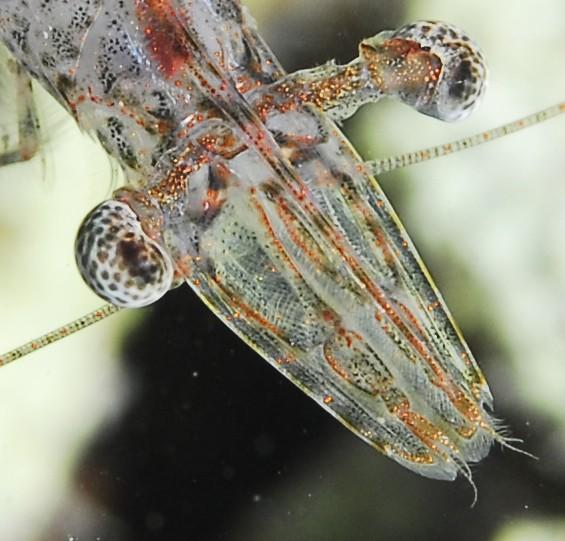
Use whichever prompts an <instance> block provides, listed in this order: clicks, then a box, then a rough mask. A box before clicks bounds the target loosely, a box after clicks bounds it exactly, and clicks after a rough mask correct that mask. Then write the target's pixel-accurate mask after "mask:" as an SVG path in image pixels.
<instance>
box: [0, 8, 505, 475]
mask: <svg viewBox="0 0 565 541" xmlns="http://www.w3.org/2000/svg"><path fill="white" fill-rule="evenodd" d="M0 36H1V37H2V40H3V41H4V43H5V44H6V45H7V46H8V48H9V49H10V50H11V52H12V53H13V54H14V56H15V57H16V59H17V60H18V62H20V63H21V65H23V66H24V67H25V69H26V70H27V71H28V72H29V73H30V74H31V75H32V76H33V77H34V78H36V79H37V80H38V81H40V83H41V84H43V85H44V86H45V87H46V88H48V89H49V90H50V91H51V93H52V94H53V95H54V96H55V97H57V98H58V100H59V101H60V102H61V103H62V104H63V105H64V106H65V107H66V108H67V109H68V110H69V112H70V113H71V114H72V115H73V116H74V117H75V118H76V120H77V121H78V122H79V124H80V125H81V126H82V127H83V128H84V129H85V130H87V131H89V132H91V133H94V134H96V136H97V137H98V139H99V140H100V142H101V143H102V144H103V145H104V147H105V148H106V150H107V151H108V152H109V153H110V154H111V155H112V156H114V157H115V158H116V159H118V160H119V161H120V163H121V164H122V166H123V167H124V169H125V171H126V173H127V177H128V181H129V183H130V185H131V186H134V187H136V189H137V190H138V191H137V192H135V193H134V192H120V195H119V197H118V199H119V200H121V201H124V202H127V204H128V205H130V206H132V207H133V208H135V209H136V213H137V215H138V216H139V221H140V222H141V224H142V228H143V234H146V235H148V236H149V237H150V238H151V239H153V240H154V241H155V243H156V246H157V248H155V249H154V250H155V251H156V252H159V251H162V252H163V253H165V252H166V253H167V254H169V256H170V257H171V259H172V261H173V263H174V269H173V271H172V272H174V277H175V280H176V282H179V281H181V280H186V281H187V282H188V283H189V284H190V285H191V286H192V287H193V289H194V290H195V291H196V292H197V293H198V295H199V296H200V297H201V298H202V299H203V300H204V301H205V302H206V303H207V304H208V305H209V306H210V308H211V309H212V310H214V312H215V313H216V314H217V315H218V316H219V317H220V318H221V319H222V320H223V321H224V322H225V323H226V324H227V325H228V326H229V327H230V328H231V329H232V330H234V331H235V332H236V333H237V334H238V335H239V336H240V337H242V338H243V339H244V340H245V341H246V342H247V343H249V344H250V345H251V346H252V347H253V348H255V349H256V350H257V351H258V352H259V353H260V354H261V355H262V356H263V357H265V358H266V359H267V360H268V361H269V362H270V363H271V364H273V365H274V366H275V367H276V368H277V369H278V370H279V371H281V372H282V373H283V374H284V375H285V376H287V377H288V378H290V379H291V380H292V381H293V382H294V383H296V384H297V385H298V386H300V387H301V388H302V389H303V390H304V391H305V392H306V393H307V394H309V395H310V396H311V397H312V398H314V399H315V400H316V401H317V402H318V403H319V404H320V405H321V406H322V407H324V408H325V409H326V410H328V411H329V412H330V413H332V414H333V415H335V416H336V417H337V418H338V419H340V420H341V421H342V422H343V423H344V424H345V425H346V426H348V427H349V428H350V429H351V430H353V431H354V432H356V433H357V434H358V435H359V436H360V437H362V438H363V439H365V440H366V441H368V442H369V443H371V444H372V445H374V446H375V447H377V448H378V449H379V450H381V451H382V452H384V453H386V454H387V455H389V456H391V457H392V458H393V459H395V460H396V461H398V462H400V463H401V464H403V465H404V466H406V467H408V468H410V469H412V470H414V471H416V472H418V473H420V474H422V475H426V476H429V477H434V478H441V479H453V478H454V477H455V476H456V475H457V473H458V472H461V471H462V472H463V473H466V472H467V470H466V462H469V461H472V462H474V461H478V460H480V459H481V458H483V457H484V455H485V454H486V453H487V452H488V449H489V447H490V445H491V443H492V441H493V439H495V438H497V437H498V436H497V434H496V431H495V428H494V426H493V423H492V420H491V419H490V417H489V415H488V414H487V413H486V412H485V409H484V406H485V404H486V405H489V406H490V405H491V400H492V399H491V395H490V392H489V389H488V386H487V384H486V382H485V380H484V378H483V376H482V374H481V372H480V370H479V368H478V367H477V365H476V363H475V361H474V360H473V358H472V355H471V354H470V352H469V350H468V348H467V346H466V345H465V343H464V341H463V340H462V338H461V337H460V335H459V334H458V332H457V330H456V328H455V326H454V324H453V322H452V320H451V318H450V316H449V313H448V311H447V309H446V307H445V305H444V303H443V301H442V300H441V297H440V296H439V294H438V292H437V291H436V289H435V287H434V286H433V284H432V282H431V279H430V277H429V275H428V273H427V271H426V270H425V268H424V266H423V264H422V262H421V261H420V259H419V257H418V255H417V253H416V251H415V249H414V246H413V245H412V243H411V241H410V239H409V238H408V236H407V234H406V232H405V231H404V229H403V227H402V225H401V224H400V222H399V220H398V219H397V217H396V215H395V214H394V211H393V210H392V208H391V206H390V204H389V203H388V201H387V199H386V197H385V196H384V194H383V193H382V191H381V190H380V188H379V186H378V185H377V183H376V181H375V180H374V179H373V178H372V177H370V176H369V175H368V174H367V172H366V170H365V167H364V166H363V163H362V162H361V161H360V159H359V157H358V156H357V154H356V153H355V151H354V150H353V149H352V148H351V146H350V145H349V143H348V142H347V141H346V140H345V138H344V137H343V135H342V134H341V132H340V131H339V130H338V129H337V128H336V126H335V125H334V124H333V122H332V121H331V120H330V119H329V118H328V117H327V115H325V114H324V113H323V112H322V111H321V110H320V108H319V107H317V106H316V105H315V103H314V104H313V103H311V102H312V101H315V100H311V99H309V98H308V99H306V98H305V99H303V100H301V99H300V96H298V98H297V99H295V98H296V96H294V95H291V97H292V99H289V92H290V93H291V94H292V88H291V87H288V88H290V90H288V88H287V87H286V86H285V84H284V82H285V80H286V79H285V73H284V71H283V70H282V68H281V67H280V65H279V64H278V62H277V61H276V59H275V58H274V57H273V55H272V53H271V52H270V51H269V49H268V48H267V47H266V45H265V44H264V43H263V41H262V40H261V38H260V37H259V36H258V34H257V32H256V30H255V26H254V22H253V21H252V19H251V18H250V16H249V15H248V14H247V13H246V12H245V11H242V10H241V8H240V6H239V4H238V3H236V2H233V1H223V2H222V1H218V0H197V1H196V0H195V1H190V0H178V1H173V0H168V1H165V0H144V1H143V0H138V1H134V0H120V1H114V0H112V1H110V0H82V1H80V2H68V1H66V0H53V1H40V0H35V1H23V0H18V1H16V0H4V1H3V2H2V4H1V5H0ZM285 89H286V90H285ZM132 194H133V195H132ZM112 205H113V204H108V205H106V207H104V208H103V209H102V210H101V211H100V212H105V213H107V216H108V218H107V226H108V230H107V232H106V233H105V235H106V237H107V239H106V240H107V242H108V243H109V244H110V243H112V242H113V241H114V240H115V238H116V237H119V243H118V248H117V252H116V253H115V254H114V253H112V257H114V256H115V257H116V258H122V259H123V260H128V259H129V260H132V259H136V258H137V259H139V258H140V257H141V256H140V253H139V245H140V244H139V243H138V241H137V239H136V238H134V237H133V236H129V237H128V236H127V235H125V236H123V237H121V236H120V235H121V233H120V232H119V231H118V230H117V229H118V228H117V225H116V224H117V223H118V219H119V214H120V212H121V211H120V208H121V207H119V206H112ZM148 209H158V211H157V212H153V211H152V210H148ZM95 217H96V215H95ZM113 220H116V221H115V222H114V221H113ZM93 223H94V222H92V220H91V221H89V219H87V222H86V223H85V225H83V233H85V235H84V236H85V238H86V239H87V240H85V241H84V242H83V244H82V245H80V243H79V253H82V254H85V253H86V252H93V251H94V252H97V254H98V255H97V257H98V260H97V262H96V265H94V267H93V268H92V269H91V270H90V271H87V272H91V274H92V276H93V278H94V279H95V280H98V281H101V282H103V281H104V280H106V282H107V284H109V285H108V287H109V288H110V289H111V286H112V285H113V286H114V287H115V289H119V287H118V286H119V285H120V283H122V282H123V281H124V280H126V277H124V276H114V275H110V274H109V273H108V271H105V270H102V271H100V269H105V267H104V265H105V263H106V260H107V259H108V257H109V256H108V252H109V251H110V250H111V249H110V248H109V247H108V246H106V245H105V244H104V243H105V242H106V240H102V241H101V243H96V242H94V240H93V239H94V238H95V237H94V235H95V233H96V232H95V231H94V230H95V229H96V227H95V226H94V225H93ZM89 239H90V240H89ZM139 242H141V241H139ZM156 252H155V253H154V252H151V253H149V254H143V257H148V258H149V259H150V261H151V262H152V261H153V260H155V261H156V260H157V256H158V255H159V254H157V253H156ZM153 258H155V259H153ZM79 259H80V256H79ZM79 264H80V261H79ZM150 267H151V266H150ZM151 269H153V267H151ZM153 270H154V269H153ZM148 272H149V271H148ZM165 272H166V271H162V273H165ZM162 273H161V274H162ZM130 280H131V277H130ZM107 284H102V285H107ZM134 295H135V296H138V297H139V296H140V295H141V296H142V295H143V293H142V292H138V293H135V294H134ZM118 300H120V299H118Z"/></svg>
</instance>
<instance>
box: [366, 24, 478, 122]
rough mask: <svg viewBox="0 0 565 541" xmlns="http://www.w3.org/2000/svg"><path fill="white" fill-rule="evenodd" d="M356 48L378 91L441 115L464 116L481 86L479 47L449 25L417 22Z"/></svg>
mask: <svg viewBox="0 0 565 541" xmlns="http://www.w3.org/2000/svg"><path fill="white" fill-rule="evenodd" d="M359 50H360V57H361V59H362V60H363V61H364V62H365V65H366V66H367V70H368V72H369V74H370V76H371V78H372V79H373V84H374V85H375V87H376V88H377V89H378V90H379V92H381V93H382V94H384V95H388V96H391V97H396V98H398V99H400V101H402V102H404V103H406V104H407V105H410V106H412V107H414V108H415V109H416V110H418V111H419V112H421V113H424V114H426V115H429V116H433V117H435V118H438V119H440V120H445V121H449V122H451V121H455V120H460V119H462V118H465V117H466V116H467V115H469V113H471V111H472V110H473V109H474V108H475V107H476V105H477V104H478V102H479V100H480V98H481V96H482V95H483V93H484V90H485V82H486V74H487V69H486V64H485V60H484V57H483V55H482V53H481V51H480V49H479V47H478V46H477V45H476V44H475V43H474V42H473V41H472V40H471V39H470V38H469V37H468V36H467V35H466V34H465V33H464V32H462V31H461V30H460V29H459V28H457V27H455V26H452V25H449V24H445V23H439V22H433V21H418V22H416V23H412V24H408V25H406V26H403V27H401V28H399V29H398V30H396V31H395V32H383V33H381V34H378V35H377V36H375V37H373V38H369V39H366V40H363V41H362V42H361V44H360V46H359Z"/></svg>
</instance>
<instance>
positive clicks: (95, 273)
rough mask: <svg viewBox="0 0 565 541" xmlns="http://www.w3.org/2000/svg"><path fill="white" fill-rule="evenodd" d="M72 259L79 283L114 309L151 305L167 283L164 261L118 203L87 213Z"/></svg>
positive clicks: (128, 210)
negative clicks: (78, 275)
mask: <svg viewBox="0 0 565 541" xmlns="http://www.w3.org/2000/svg"><path fill="white" fill-rule="evenodd" d="M75 258H76V262H77V265H78V268H79V270H80V273H81V275H82V277H83V279H84V281H85V282H86V283H87V284H88V285H89V286H90V288H91V289H92V290H94V292H95V293H96V294H97V295H99V296H100V297H102V298H103V299H106V300H107V301H109V302H111V303H112V304H115V305H116V306H123V307H128V308H138V307H141V306H146V305H148V304H151V303H153V302H155V301H156V300H157V299H159V298H160V297H162V296H163V295H164V294H165V293H166V292H167V291H168V290H169V289H170V287H171V283H172V280H173V264H172V262H171V259H170V257H169V256H168V255H167V254H166V253H165V252H164V250H163V249H162V248H161V246H160V245H159V244H158V243H157V242H156V241H154V240H153V239H151V238H150V237H149V236H148V235H147V234H146V233H145V232H144V231H143V229H142V227H141V223H140V221H139V219H138V217H137V216H136V214H135V213H134V212H133V210H132V209H131V208H130V206H129V205H128V204H126V203H123V202H121V201H115V200H109V201H105V202H104V203H101V204H100V205H98V206H97V207H96V208H95V209H94V210H92V211H91V212H90V213H89V214H88V216H87V217H86V218H85V219H84V221H83V223H82V225H81V226H80V229H79V232H78V235H77V239H76V243H75Z"/></svg>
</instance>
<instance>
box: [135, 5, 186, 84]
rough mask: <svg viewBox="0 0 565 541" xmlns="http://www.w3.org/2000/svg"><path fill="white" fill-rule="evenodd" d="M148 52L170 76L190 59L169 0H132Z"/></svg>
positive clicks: (167, 75)
mask: <svg viewBox="0 0 565 541" xmlns="http://www.w3.org/2000/svg"><path fill="white" fill-rule="evenodd" d="M135 6H136V13H137V17H138V19H139V22H140V25H141V27H142V28H143V29H144V34H145V38H146V39H147V43H148V52H149V56H150V57H151V58H153V60H155V61H156V62H157V63H158V64H159V69H160V70H161V71H162V73H163V74H164V75H165V76H166V77H167V78H171V77H173V76H174V75H175V74H176V73H177V72H178V71H179V70H180V69H181V68H182V67H183V66H185V65H186V64H187V63H188V61H189V59H190V52H189V49H188V44H187V37H186V33H185V30H184V28H183V27H182V25H181V23H180V21H179V19H178V17H177V14H176V12H175V8H174V7H173V6H172V3H171V2H170V0H136V3H135Z"/></svg>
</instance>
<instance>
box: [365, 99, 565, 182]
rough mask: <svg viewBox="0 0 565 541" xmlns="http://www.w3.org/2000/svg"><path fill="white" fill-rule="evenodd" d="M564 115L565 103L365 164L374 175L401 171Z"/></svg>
mask: <svg viewBox="0 0 565 541" xmlns="http://www.w3.org/2000/svg"><path fill="white" fill-rule="evenodd" d="M562 113H565V102H561V103H558V104H556V105H552V106H551V107H548V108H547V109H542V110H541V111H538V112H537V113H533V114H531V115H528V116H525V117H523V118H520V119H519V120H515V121H513V122H509V123H508V124H504V125H503V126H499V127H498V128H493V129H492V130H487V131H484V132H481V133H477V134H475V135H471V136H469V137H464V138H463V139H458V140H456V141H452V142H451V143H444V144H443V145H437V146H434V147H429V148H426V149H424V150H418V151H415V152H407V153H406V154H398V155H397V156H391V157H390V158H384V159H382V160H374V161H368V162H365V167H366V168H367V169H368V170H369V172H370V173H371V174H373V175H379V174H381V173H388V172H389V171H392V170H393V169H399V168H400V167H406V166H408V165H413V164H416V163H421V162H425V161H428V160H433V159H434V158H441V157H442V156H447V155H448V154H453V153H454V152H460V151H462V150H467V149H469V148H473V147H476V146H478V145H482V144H483V143H488V142H489V141H492V140H494V139H498V138H500V137H504V136H506V135H510V134H511V133H515V132H517V131H520V130H523V129H525V128H529V127H530V126H534V125H536V124H541V123H542V122H545V121H546V120H549V119H551V118H554V117H556V116H557V115H560V114H562Z"/></svg>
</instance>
